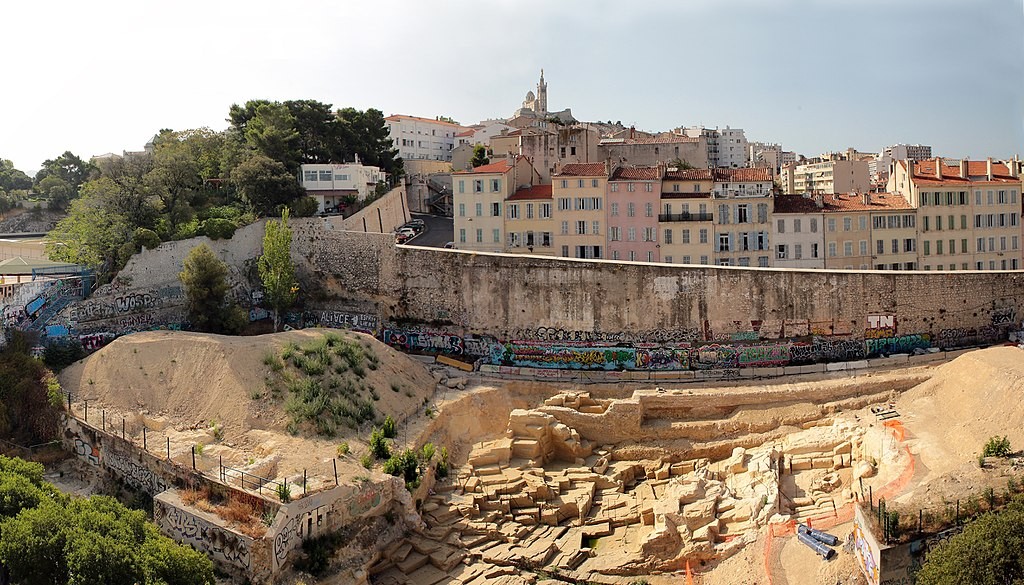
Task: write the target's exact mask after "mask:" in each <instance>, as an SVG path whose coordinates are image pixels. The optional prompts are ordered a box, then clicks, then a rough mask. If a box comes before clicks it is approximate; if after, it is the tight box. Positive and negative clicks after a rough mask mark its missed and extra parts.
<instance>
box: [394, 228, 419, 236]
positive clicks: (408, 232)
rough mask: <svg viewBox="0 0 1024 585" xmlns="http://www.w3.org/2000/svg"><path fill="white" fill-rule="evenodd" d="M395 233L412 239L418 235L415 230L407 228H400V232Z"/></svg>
mask: <svg viewBox="0 0 1024 585" xmlns="http://www.w3.org/2000/svg"><path fill="white" fill-rule="evenodd" d="M395 233H396V234H399V235H404V236H405V237H407V238H411V237H413V236H415V235H416V231H415V230H414V229H412V228H407V227H403V228H398V231H396V232H395Z"/></svg>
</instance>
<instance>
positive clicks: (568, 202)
mask: <svg viewBox="0 0 1024 585" xmlns="http://www.w3.org/2000/svg"><path fill="white" fill-rule="evenodd" d="M571 209H572V199H569V198H568V197H559V198H558V211H569V210H571Z"/></svg>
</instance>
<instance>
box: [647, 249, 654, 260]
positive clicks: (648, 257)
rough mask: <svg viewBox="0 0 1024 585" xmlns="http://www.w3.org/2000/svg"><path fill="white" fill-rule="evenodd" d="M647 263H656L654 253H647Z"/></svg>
mask: <svg viewBox="0 0 1024 585" xmlns="http://www.w3.org/2000/svg"><path fill="white" fill-rule="evenodd" d="M647 261H648V262H654V252H651V251H650V250H648V251H647Z"/></svg>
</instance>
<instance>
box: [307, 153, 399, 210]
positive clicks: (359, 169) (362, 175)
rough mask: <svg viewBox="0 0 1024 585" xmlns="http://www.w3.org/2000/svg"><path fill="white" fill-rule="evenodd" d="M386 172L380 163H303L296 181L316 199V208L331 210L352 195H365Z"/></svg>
mask: <svg viewBox="0 0 1024 585" xmlns="http://www.w3.org/2000/svg"><path fill="white" fill-rule="evenodd" d="M386 178H387V174H386V173H384V172H382V171H381V170H380V168H379V167H372V166H364V165H361V164H359V163H358V162H356V163H351V164H304V165H302V168H301V169H300V171H299V184H301V185H302V187H303V188H305V189H306V194H307V195H310V196H311V197H313V198H315V199H316V200H317V206H318V208H317V212H318V213H324V212H325V211H328V210H330V211H334V210H336V209H337V208H338V205H341V204H344V202H345V201H348V200H351V199H357V200H363V199H366V198H367V197H368V196H369V195H370V194H371V193H373V190H374V189H375V188H376V186H377V183H379V182H382V181H384V180H385V179H386Z"/></svg>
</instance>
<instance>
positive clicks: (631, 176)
mask: <svg viewBox="0 0 1024 585" xmlns="http://www.w3.org/2000/svg"><path fill="white" fill-rule="evenodd" d="M609 180H610V181H658V180H661V168H659V167H633V166H629V167H616V168H615V171H614V172H612V176H611V179H609Z"/></svg>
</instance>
